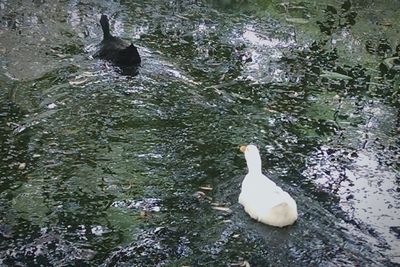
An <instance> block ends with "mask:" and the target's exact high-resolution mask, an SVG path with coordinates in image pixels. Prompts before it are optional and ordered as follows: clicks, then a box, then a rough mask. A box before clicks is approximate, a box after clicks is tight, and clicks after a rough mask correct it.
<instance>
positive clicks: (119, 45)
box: [95, 15, 141, 67]
mask: <svg viewBox="0 0 400 267" xmlns="http://www.w3.org/2000/svg"><path fill="white" fill-rule="evenodd" d="M100 24H101V28H102V29H103V41H101V43H100V50H99V51H98V52H97V53H96V55H95V56H96V57H99V58H102V59H105V60H109V61H111V62H113V63H114V64H116V65H118V66H120V67H128V66H137V65H139V64H140V62H141V58H140V55H139V52H138V50H137V48H136V46H134V45H133V44H130V45H129V44H127V43H126V42H125V41H123V40H122V39H121V38H118V37H115V36H112V35H111V33H110V23H109V21H108V18H107V16H106V15H101V19H100Z"/></svg>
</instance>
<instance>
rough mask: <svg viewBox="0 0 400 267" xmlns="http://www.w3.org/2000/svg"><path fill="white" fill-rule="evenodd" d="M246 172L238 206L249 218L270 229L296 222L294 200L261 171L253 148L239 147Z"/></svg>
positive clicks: (259, 160) (258, 158) (257, 153)
mask: <svg viewBox="0 0 400 267" xmlns="http://www.w3.org/2000/svg"><path fill="white" fill-rule="evenodd" d="M240 150H241V151H242V152H244V154H245V157H246V162H247V167H248V169H249V173H248V174H247V175H246V176H245V177H244V180H243V182H242V191H241V192H240V195H239V203H240V204H242V205H243V207H244V210H245V211H246V212H247V213H248V214H249V215H250V217H252V218H253V219H255V220H257V221H259V222H262V223H265V224H269V225H272V226H278V227H284V226H287V225H291V224H293V223H294V222H295V221H296V220H297V205H296V202H295V201H294V199H293V198H292V197H291V196H290V195H289V194H288V193H287V192H285V191H283V190H282V188H280V187H279V186H277V185H276V184H275V183H274V182H273V181H271V180H270V179H268V178H267V177H266V176H265V175H263V174H262V172H261V157H260V153H259V151H258V149H257V147H256V146H254V145H248V146H242V147H241V148H240Z"/></svg>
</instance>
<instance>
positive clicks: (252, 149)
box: [240, 145, 261, 173]
mask: <svg viewBox="0 0 400 267" xmlns="http://www.w3.org/2000/svg"><path fill="white" fill-rule="evenodd" d="M240 151H241V152H243V153H244V157H245V158H246V163H247V168H248V169H249V173H261V157H260V152H259V151H258V148H257V147H256V146H255V145H247V146H241V147H240Z"/></svg>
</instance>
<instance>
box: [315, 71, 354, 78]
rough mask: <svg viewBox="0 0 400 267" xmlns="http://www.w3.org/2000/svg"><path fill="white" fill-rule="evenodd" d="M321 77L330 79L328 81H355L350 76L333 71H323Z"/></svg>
mask: <svg viewBox="0 0 400 267" xmlns="http://www.w3.org/2000/svg"><path fill="white" fill-rule="evenodd" d="M320 77H323V78H328V79H332V80H351V79H353V78H351V77H350V76H347V75H344V74H341V73H337V72H333V71H323V73H322V74H321V75H320Z"/></svg>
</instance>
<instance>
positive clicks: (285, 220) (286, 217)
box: [259, 202, 298, 227]
mask: <svg viewBox="0 0 400 267" xmlns="http://www.w3.org/2000/svg"><path fill="white" fill-rule="evenodd" d="M297 216H298V215H297V207H291V205H289V204H288V203H287V202H282V203H281V204H278V205H276V206H274V207H273V208H271V209H270V210H269V211H268V213H267V214H266V216H265V217H263V218H259V219H260V221H261V222H264V223H266V224H269V225H273V226H277V227H284V226H287V225H291V224H293V223H294V222H295V221H296V220H297Z"/></svg>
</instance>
